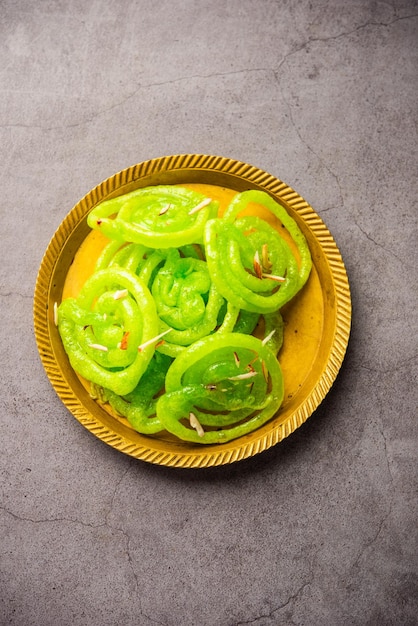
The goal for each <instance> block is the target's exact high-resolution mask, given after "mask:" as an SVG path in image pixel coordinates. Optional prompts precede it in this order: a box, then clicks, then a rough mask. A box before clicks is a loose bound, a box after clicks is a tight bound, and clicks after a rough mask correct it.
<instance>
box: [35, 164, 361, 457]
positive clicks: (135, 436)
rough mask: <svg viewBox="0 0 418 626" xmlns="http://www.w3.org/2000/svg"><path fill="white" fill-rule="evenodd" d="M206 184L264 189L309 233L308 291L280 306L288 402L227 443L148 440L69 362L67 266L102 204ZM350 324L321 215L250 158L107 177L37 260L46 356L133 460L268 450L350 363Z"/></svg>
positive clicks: (58, 386)
mask: <svg viewBox="0 0 418 626" xmlns="http://www.w3.org/2000/svg"><path fill="white" fill-rule="evenodd" d="M186 183H206V184H210V185H218V186H221V187H228V188H230V189H233V190H236V191H244V190H246V189H261V190H264V191H267V192H268V193H269V194H270V195H271V196H272V197H273V198H275V199H276V200H278V201H280V203H281V204H283V205H284V206H285V208H286V209H287V210H288V212H289V213H290V215H292V216H293V217H294V218H295V219H296V221H297V222H298V224H299V226H300V228H301V229H302V231H303V232H304V234H305V236H306V238H307V240H308V243H309V246H310V250H311V254H312V259H313V268H312V272H311V275H310V278H309V280H308V282H307V283H306V285H305V287H304V288H303V290H302V292H301V293H300V294H298V296H297V297H296V298H295V299H294V300H293V301H292V302H291V303H289V304H288V305H286V307H284V309H283V310H282V313H283V318H284V321H285V343H284V346H283V348H282V351H281V352H280V354H279V360H280V363H281V366H282V369H283V375H284V379H285V399H284V402H283V405H282V407H281V408H280V410H279V411H278V413H277V415H276V416H275V417H274V418H272V419H271V420H270V421H269V422H268V423H267V424H265V425H264V426H262V427H261V428H259V429H258V430H256V431H254V432H253V433H251V434H249V435H246V436H244V437H241V438H239V439H236V440H234V441H231V442H227V443H224V444H216V445H194V444H190V443H185V442H184V443H183V442H180V441H174V440H173V439H172V438H170V437H169V436H166V437H165V436H162V435H161V436H160V435H159V436H152V437H151V436H145V435H141V434H139V433H137V432H135V431H134V430H133V429H132V428H131V427H130V426H129V425H128V423H127V422H125V423H124V422H123V421H122V420H119V419H117V418H116V417H114V416H112V415H111V414H110V413H108V412H107V411H105V410H104V409H103V408H102V407H100V406H99V405H98V404H97V403H96V402H95V401H94V400H92V399H91V398H90V396H89V394H88V392H87V391H86V389H85V387H84V386H83V384H82V383H81V381H80V379H79V378H78V376H77V375H76V374H75V372H74V371H73V370H72V368H71V367H70V365H69V362H68V359H67V356H66V354H65V352H64V350H63V347H62V343H61V339H60V337H59V334H58V330H57V328H56V326H55V324H54V303H55V302H60V301H61V296H62V289H63V285H64V281H65V278H66V275H67V272H68V269H69V267H70V265H71V263H72V262H73V259H74V255H75V253H76V252H77V250H78V248H79V246H80V245H81V243H82V242H83V241H84V239H85V238H86V236H87V235H88V233H89V232H90V229H89V227H88V226H87V221H86V216H87V214H88V213H89V211H90V210H91V209H92V208H93V207H94V206H96V205H97V204H98V203H99V202H101V201H103V200H105V199H107V198H111V197H115V196H118V195H121V194H124V193H128V192H129V191H132V190H133V189H136V188H139V187H147V186H149V185H160V184H186ZM350 324H351V299H350V288H349V284H348V279H347V275H346V271H345V267H344V263H343V261H342V258H341V255H340V252H339V250H338V248H337V246H336V244H335V242H334V240H333V238H332V236H331V234H330V232H329V231H328V229H327V227H326V226H325V224H324V223H323V221H322V220H321V218H320V217H319V216H318V215H317V214H316V213H315V212H314V210H313V209H312V208H311V207H310V206H309V204H308V203H307V202H305V200H304V199H303V198H301V197H300V196H299V195H298V194H297V193H296V192H295V191H294V190H293V189H291V188H290V187H288V186H287V185H286V184H285V183H284V182H282V181H281V180H279V179H277V178H275V177H274V176H272V175H270V174H268V173H266V172H264V171H262V170H260V169H257V168H256V167H253V166H251V165H248V164H246V163H243V162H240V161H235V160H232V159H228V158H225V157H219V156H208V155H200V154H197V155H196V154H187V155H174V156H167V157H161V158H157V159H152V160H149V161H145V162H143V163H139V164H137V165H134V166H132V167H129V168H127V169H125V170H123V171H121V172H119V173H117V174H115V175H114V176H111V177H110V178H108V179H107V180H105V181H104V182H102V183H101V184H100V185H98V186H97V187H95V188H94V189H93V190H92V191H90V192H89V193H88V194H87V195H86V196H85V197H84V198H83V199H82V200H80V202H78V204H76V206H75V207H74V208H73V209H72V210H71V211H70V213H69V214H68V215H67V217H66V218H65V219H64V221H63V222H62V224H61V225H60V227H59V228H58V230H57V231H56V233H55V235H54V236H53V238H52V240H51V242H50V244H49V246H48V248H47V250H46V252H45V254H44V257H43V259H42V262H41V266H40V269H39V273H38V277H37V281H36V287H35V295H34V327H35V337H36V342H37V345H38V350H39V354H40V358H41V361H42V363H43V366H44V368H45V371H46V374H47V376H48V378H49V380H50V382H51V384H52V386H53V387H54V389H55V391H56V393H57V394H58V396H59V397H60V398H61V400H62V402H63V403H64V404H65V406H66V407H67V408H68V409H69V411H70V412H71V413H72V414H73V416H74V417H75V418H76V419H77V420H78V421H79V422H80V423H81V424H82V425H83V426H84V427H85V428H87V429H88V430H89V431H90V432H92V433H93V434H94V435H95V436H96V437H98V438H99V439H101V440H102V441H104V442H105V443H107V444H108V445H110V446H112V447H114V448H116V449H117V450H119V451H120V452H123V453H125V454H128V455H130V456H133V457H135V458H137V459H141V460H143V461H147V462H150V463H155V464H159V465H167V466H172V467H209V466H215V465H223V464H228V463H233V462H235V461H238V460H241V459H245V458H247V457H250V456H253V455H255V454H258V453H259V452H262V451H264V450H267V449H268V448H270V447H271V446H274V445H276V444H277V443H279V442H280V441H281V440H282V439H284V438H285V437H287V436H288V435H290V434H291V433H292V432H293V431H295V430H296V429H297V428H298V427H299V426H300V425H301V424H302V423H303V422H305V421H306V420H307V418H308V417H309V416H310V415H311V414H312V413H313V411H314V410H315V409H316V408H317V407H318V405H319V404H320V402H321V401H322V400H323V399H324V397H325V396H326V394H327V393H328V391H329V390H330V388H331V386H332V384H333V382H334V380H335V378H336V376H337V374H338V371H339V369H340V367H341V364H342V361H343V359H344V355H345V351H346V347H347V343H348V338H349V334H350Z"/></svg>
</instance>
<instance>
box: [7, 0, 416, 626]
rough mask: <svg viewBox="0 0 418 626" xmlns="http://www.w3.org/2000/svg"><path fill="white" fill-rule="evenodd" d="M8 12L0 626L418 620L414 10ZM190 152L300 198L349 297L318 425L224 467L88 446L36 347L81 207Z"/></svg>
mask: <svg viewBox="0 0 418 626" xmlns="http://www.w3.org/2000/svg"><path fill="white" fill-rule="evenodd" d="M0 18H1V19H0V58H1V60H2V63H1V67H0V93H1V98H0V144H1V146H2V167H1V170H0V181H1V200H0V202H1V210H0V232H1V241H2V243H1V247H0V257H1V262H0V299H1V307H2V325H1V329H0V337H1V347H2V358H3V368H2V376H1V378H0V404H1V412H0V420H1V439H0V451H1V454H0V471H1V479H2V489H1V506H0V524H1V533H0V537H1V539H0V623H1V624H12V625H14V626H56V625H57V624H59V625H60V626H67V625H71V626H84V625H88V626H90V625H92V626H93V625H94V626H96V625H97V626H110V625H112V626H113V625H115V624H124V626H137V625H140V626H142V625H144V626H151V625H152V624H161V625H163V626H177V625H179V624H181V625H184V626H242V625H244V624H252V625H254V626H270V625H273V624H283V625H286V626H287V625H290V624H292V625H301V626H302V625H303V626H316V625H321V626H322V625H324V624H332V625H346V624H347V625H363V624H369V625H371V626H374V625H375V624H385V625H386V624H388V625H396V626H398V625H399V624H402V625H411V626H412V625H413V624H416V623H417V615H418V601H417V598H418V577H417V574H418V559H417V553H418V550H417V548H418V546H417V534H416V520H417V512H418V510H417V472H416V470H417V463H416V461H417V456H416V454H417V419H416V418H417V341H416V339H417V336H418V332H417V316H416V309H417V304H418V302H417V284H416V271H417V197H418V189H417V176H416V174H417V169H416V168H417V100H418V90H417V83H418V81H417V71H418V70H417V68H418V44H417V42H418V4H417V2H416V1H414V0H392V2H379V1H365V0H353V1H352V2H346V1H345V0H344V1H343V0H324V1H323V2H321V3H315V2H309V1H308V0H301V1H299V2H291V1H287V0H283V1H280V2H278V1H273V0H263V2H255V1H254V0H222V1H221V0H210V1H208V2H197V1H193V0H182V2H167V1H165V0H160V2H154V3H151V2H145V0H139V1H137V2H133V1H129V0H119V1H118V2H111V1H110V0H92V1H91V2H81V0H75V1H74V2H62V1H60V0H56V1H54V0H49V1H48V0H39V1H37V2H29V1H28V0H2V2H0ZM184 152H192V153H207V154H220V155H224V156H228V157H231V158H236V159H239V160H242V161H245V162H247V163H251V164H253V165H255V166H258V167H260V168H262V169H265V170H267V171H268V172H270V173H272V174H274V175H276V176H278V177H279V178H281V179H282V180H284V181H285V182H286V183H287V184H289V185H290V186H292V187H293V188H295V189H296V190H297V191H298V192H299V193H300V194H301V195H302V196H303V197H304V198H305V199H306V200H307V201H308V202H310V204H311V205H312V206H313V207H314V209H315V210H316V211H317V212H318V213H319V214H320V215H321V216H322V217H323V219H324V220H325V222H326V224H327V226H328V227H329V229H330V230H331V232H332V233H333V235H334V237H335V239H336V241H337V243H338V245H339V247H340V249H341V251H342V254H343V257H344V260H345V263H346V266H347V270H348V274H349V277H350V282H351V287H352V297H353V328H352V336H351V341H350V344H349V348H348V352H347V357H346V360H345V362H344V365H343V367H342V370H341V372H340V375H339V377H338V379H337V381H336V383H335V385H334V387H333V389H332V391H331V393H330V394H329V396H328V397H327V398H326V400H325V401H324V402H323V404H322V405H321V406H320V407H319V409H318V410H317V411H316V413H315V414H314V416H312V417H311V418H310V419H309V420H308V422H307V423H306V424H305V425H304V426H303V427H302V428H300V429H299V430H298V431H297V432H296V433H294V434H293V435H292V436H291V437H289V438H288V439H287V440H285V441H284V442H283V443H282V444H281V445H279V446H277V447H276V448H274V449H272V450H269V451H268V452H266V453H263V454H261V455H259V456H257V457H255V458H253V459H251V460H248V461H244V462H241V463H238V464H235V465H231V466H229V467H224V468H216V469H213V470H196V471H194V470H186V471H181V470H173V469H168V468H162V467H157V466H152V465H148V464H146V463H141V462H138V461H135V460H133V459H131V458H129V457H127V456H124V455H122V454H121V453H119V452H117V451H115V450H113V449H112V448H109V447H108V446H106V445H104V444H103V443H102V442H100V441H99V440H97V439H95V438H94V437H93V436H92V435H91V434H90V433H88V432H87V431H86V430H85V429H83V428H82V427H81V425H80V424H78V422H76V420H75V419H74V418H73V417H72V416H71V415H70V414H69V413H68V411H67V410H66V408H65V407H64V406H63V405H62V404H61V402H60V401H59V400H58V398H57V397H56V395H55V392H54V391H53V389H52V387H51V385H50V384H49V381H48V379H47V378H46V375H45V373H44V370H43V368H42V365H41V363H40V361H39V358H38V354H37V349H36V345H35V341H34V337H33V330H32V298H33V288H34V283H35V279H36V274H37V271H38V268H39V264H40V262H41V259H42V255H43V253H44V250H45V248H46V246H47V244H48V242H49V240H50V238H51V237H52V235H53V233H54V231H55V229H56V228H57V227H58V226H59V224H60V222H61V221H62V219H63V218H64V217H65V215H66V214H67V213H68V211H69V210H70V209H71V207H72V206H73V205H74V204H75V203H76V202H77V201H78V200H79V199H80V198H81V197H82V196H84V195H85V194H86V193H87V192H88V191H89V190H90V189H91V188H93V187H94V186H95V185H96V184H98V183H99V182H101V181H102V180H104V179H105V178H107V177H109V176H111V175H112V174H113V173H115V172H117V171H119V170H121V169H124V168H125V167H128V166H129V165H132V164H134V163H138V162H140V161H143V160H147V159H150V158H153V157H157V156H163V155H169V154H179V153H184Z"/></svg>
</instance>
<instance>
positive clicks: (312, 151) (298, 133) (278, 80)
mask: <svg viewBox="0 0 418 626" xmlns="http://www.w3.org/2000/svg"><path fill="white" fill-rule="evenodd" d="M273 74H274V77H275V79H276V82H277V84H278V85H279V86H280V78H279V76H278V73H277V71H274V72H273ZM281 94H282V98H283V100H284V102H285V104H286V106H287V109H288V111H289V118H290V122H291V124H292V127H293V128H294V130H295V132H296V134H297V136H298V137H299V139H300V141H301V143H303V145H304V146H306V148H307V149H308V150H309V152H311V153H312V154H313V155H314V156H315V157H316V158H317V159H318V161H319V163H320V164H321V165H322V166H323V167H324V168H325V169H326V171H327V172H328V173H329V174H330V176H331V177H332V178H333V179H334V180H335V182H336V184H337V187H338V193H339V204H337V205H335V206H332V207H325V208H324V209H322V211H321V213H323V212H325V211H329V210H330V209H335V208H336V207H337V206H341V207H344V196H343V192H342V189H341V184H340V181H339V178H338V176H337V174H336V173H335V172H333V171H332V170H331V168H330V167H329V166H328V165H327V164H326V163H325V161H324V160H323V159H322V157H321V156H320V155H319V154H318V153H317V152H316V151H315V150H314V149H313V148H312V147H311V146H310V145H309V143H308V142H307V141H306V140H305V139H304V138H303V137H302V134H301V132H300V130H299V128H298V127H297V125H296V123H295V120H294V118H293V111H292V107H291V105H290V104H289V102H288V100H287V99H286V97H285V95H284V90H282V92H281Z"/></svg>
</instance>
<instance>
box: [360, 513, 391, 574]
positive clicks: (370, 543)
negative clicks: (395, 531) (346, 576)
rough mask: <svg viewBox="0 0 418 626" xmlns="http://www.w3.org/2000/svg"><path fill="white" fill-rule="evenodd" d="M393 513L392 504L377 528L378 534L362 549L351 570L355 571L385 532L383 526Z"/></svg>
mask: <svg viewBox="0 0 418 626" xmlns="http://www.w3.org/2000/svg"><path fill="white" fill-rule="evenodd" d="M391 513H392V503H391V504H390V506H389V511H388V512H387V513H386V515H384V516H383V518H382V519H381V520H380V522H379V525H378V527H377V530H376V532H375V533H374V535H373V536H372V537H371V538H370V539H369V541H367V542H366V543H365V544H364V546H363V547H362V548H361V549H360V551H359V553H358V555H357V557H356V559H355V561H354V562H353V564H352V565H351V569H354V568H356V567H357V566H358V564H359V562H360V560H361V559H362V557H363V555H364V554H365V553H366V552H367V550H369V548H371V547H372V546H373V545H374V544H375V543H376V541H377V540H378V539H379V536H380V534H381V532H382V530H383V526H384V525H385V523H386V521H387V520H388V519H389V517H390V515H391Z"/></svg>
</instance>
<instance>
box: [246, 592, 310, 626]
mask: <svg viewBox="0 0 418 626" xmlns="http://www.w3.org/2000/svg"><path fill="white" fill-rule="evenodd" d="M310 584H311V583H310V582H306V583H303V584H302V585H301V586H300V587H299V588H298V589H297V590H296V591H295V593H293V594H291V595H290V596H289V597H288V598H287V600H286V601H285V602H283V603H282V604H279V605H278V606H276V607H275V608H272V609H271V611H270V612H269V613H262V614H261V615H257V617H254V618H252V619H249V620H245V621H240V622H237V623H236V624H235V626H244V625H245V624H255V622H257V621H258V620H260V619H271V618H273V617H274V614H275V613H277V612H278V611H281V610H282V609H284V608H286V607H287V606H288V605H289V604H290V603H291V602H293V601H294V600H296V599H297V598H298V597H299V596H300V594H301V593H302V591H303V590H304V589H305V587H308V586H309V585H310Z"/></svg>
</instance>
